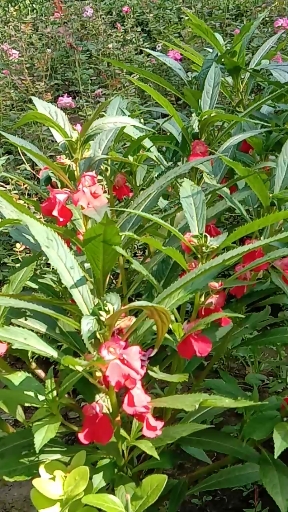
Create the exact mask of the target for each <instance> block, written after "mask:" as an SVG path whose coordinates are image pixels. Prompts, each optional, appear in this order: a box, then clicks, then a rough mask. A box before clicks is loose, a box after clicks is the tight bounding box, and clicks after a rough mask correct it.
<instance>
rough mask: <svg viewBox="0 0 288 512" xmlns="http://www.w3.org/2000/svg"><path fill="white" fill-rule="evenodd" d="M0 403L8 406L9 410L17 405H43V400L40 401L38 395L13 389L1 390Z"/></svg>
mask: <svg viewBox="0 0 288 512" xmlns="http://www.w3.org/2000/svg"><path fill="white" fill-rule="evenodd" d="M0 402H3V404H5V405H6V407H7V408H9V407H10V406H11V407H12V406H15V405H27V406H28V405H35V406H39V405H41V400H39V398H38V396H37V395H36V393H33V392H31V391H30V392H27V393H25V392H24V391H20V390H12V389H6V388H3V389H0Z"/></svg>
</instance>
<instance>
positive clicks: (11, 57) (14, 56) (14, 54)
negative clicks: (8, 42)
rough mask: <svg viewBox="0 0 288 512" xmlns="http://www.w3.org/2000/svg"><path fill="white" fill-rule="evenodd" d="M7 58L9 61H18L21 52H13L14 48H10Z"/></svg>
mask: <svg viewBox="0 0 288 512" xmlns="http://www.w3.org/2000/svg"><path fill="white" fill-rule="evenodd" d="M7 56H8V59H9V60H18V59H19V57H20V52H18V51H17V50H13V48H9V50H8V51H7Z"/></svg>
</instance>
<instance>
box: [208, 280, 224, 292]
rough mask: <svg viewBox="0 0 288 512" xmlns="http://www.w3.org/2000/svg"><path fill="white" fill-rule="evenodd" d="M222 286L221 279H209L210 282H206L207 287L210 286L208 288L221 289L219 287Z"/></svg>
mask: <svg viewBox="0 0 288 512" xmlns="http://www.w3.org/2000/svg"><path fill="white" fill-rule="evenodd" d="M223 286H224V283H223V281H218V282H216V281H211V283H209V284H208V287H209V288H210V290H221V288H223Z"/></svg>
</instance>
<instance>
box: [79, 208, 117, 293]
mask: <svg viewBox="0 0 288 512" xmlns="http://www.w3.org/2000/svg"><path fill="white" fill-rule="evenodd" d="M120 244H121V237H120V234H119V229H118V228H117V226H116V225H115V222H114V221H113V220H112V219H110V218H109V217H108V215H105V216H104V217H103V219H102V220H101V222H99V223H98V224H95V225H94V226H92V227H91V228H89V229H87V231H86V232H85V234H84V240H83V248H84V251H85V254H86V256H87V259H88V261H89V263H90V265H91V268H92V271H93V275H94V278H95V285H96V290H97V294H98V296H99V297H103V295H104V293H105V286H106V281H107V277H108V275H109V273H110V272H111V270H112V268H113V266H114V265H115V263H116V261H117V251H116V250H115V248H114V246H115V245H120Z"/></svg>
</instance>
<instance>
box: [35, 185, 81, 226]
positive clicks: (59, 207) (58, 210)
mask: <svg viewBox="0 0 288 512" xmlns="http://www.w3.org/2000/svg"><path fill="white" fill-rule="evenodd" d="M47 188H48V189H49V192H50V197H48V198H47V199H45V201H44V202H43V203H42V204H41V212H42V215H45V216H47V217H55V218H56V219H57V225H58V226H66V225H67V224H68V222H70V220H71V219H72V217H73V213H72V211H71V210H70V209H69V208H68V207H67V206H66V201H67V200H68V199H69V197H70V196H71V192H70V190H67V189H54V188H52V187H50V186H49V187H47Z"/></svg>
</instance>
